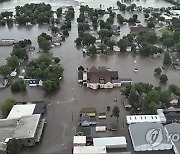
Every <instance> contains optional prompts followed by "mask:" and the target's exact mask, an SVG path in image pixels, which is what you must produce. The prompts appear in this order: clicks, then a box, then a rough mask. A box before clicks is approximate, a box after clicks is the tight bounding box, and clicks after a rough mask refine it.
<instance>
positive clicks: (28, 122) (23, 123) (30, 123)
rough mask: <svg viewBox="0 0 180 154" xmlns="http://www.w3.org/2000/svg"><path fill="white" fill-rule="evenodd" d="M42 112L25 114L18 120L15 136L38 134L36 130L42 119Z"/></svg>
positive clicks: (23, 136) (17, 137)
mask: <svg viewBox="0 0 180 154" xmlns="http://www.w3.org/2000/svg"><path fill="white" fill-rule="evenodd" d="M40 118H41V115H40V114H33V115H30V116H24V117H22V118H20V119H19V120H18V121H17V126H16V128H15V134H14V138H16V139H23V138H33V137H34V136H35V134H36V130H37V127H38V124H39V121H40Z"/></svg>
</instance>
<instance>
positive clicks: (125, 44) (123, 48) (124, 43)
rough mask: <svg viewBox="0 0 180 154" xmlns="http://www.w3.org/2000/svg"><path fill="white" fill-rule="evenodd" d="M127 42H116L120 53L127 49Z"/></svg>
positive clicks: (122, 40)
mask: <svg viewBox="0 0 180 154" xmlns="http://www.w3.org/2000/svg"><path fill="white" fill-rule="evenodd" d="M128 44H129V42H128V40H126V39H120V40H119V41H118V42H117V45H118V47H119V48H120V51H126V49H127V47H128Z"/></svg>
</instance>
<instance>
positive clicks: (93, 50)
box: [88, 45, 97, 56]
mask: <svg viewBox="0 0 180 154" xmlns="http://www.w3.org/2000/svg"><path fill="white" fill-rule="evenodd" d="M95 54H97V49H96V47H95V46H94V45H92V46H90V47H89V48H88V55H90V56H92V55H95Z"/></svg>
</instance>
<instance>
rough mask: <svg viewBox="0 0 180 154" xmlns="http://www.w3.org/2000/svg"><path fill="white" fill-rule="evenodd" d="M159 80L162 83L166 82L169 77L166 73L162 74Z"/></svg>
mask: <svg viewBox="0 0 180 154" xmlns="http://www.w3.org/2000/svg"><path fill="white" fill-rule="evenodd" d="M159 80H160V83H166V82H167V81H168V77H167V75H166V74H162V75H161V76H160V78H159Z"/></svg>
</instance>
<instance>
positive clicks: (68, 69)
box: [0, 0, 180, 154]
mask: <svg viewBox="0 0 180 154" xmlns="http://www.w3.org/2000/svg"><path fill="white" fill-rule="evenodd" d="M27 2H28V1H26V0H24V1H19V0H12V1H9V2H6V3H3V4H0V10H1V11H2V10H13V8H14V7H15V6H16V5H24V4H25V3H27ZM31 2H41V0H36V1H35V0H34V1H31ZM44 2H47V3H50V4H51V5H52V6H53V7H54V8H55V7H56V8H57V7H59V6H64V5H74V6H77V2H76V1H72V0H71V1H66V0H61V1H59V0H46V1H44ZM79 2H84V4H89V5H90V6H94V7H99V4H102V3H103V4H104V5H106V6H108V7H109V6H112V5H114V6H115V5H116V1H112V0H106V1H104V0H96V1H95V0H83V1H79ZM135 2H137V1H135ZM137 4H139V5H141V4H142V5H144V6H156V7H162V6H164V7H167V6H170V4H168V3H165V2H164V1H162V0H146V1H144V0H141V1H139V2H137ZM76 12H78V7H76ZM76 18H77V14H76ZM139 18H141V16H139ZM122 31H123V35H126V34H127V33H129V31H128V27H124V29H123V30H122ZM42 32H48V28H47V26H43V27H39V26H33V27H17V26H14V27H12V28H11V29H8V28H7V27H0V37H1V38H14V39H18V40H19V39H25V38H26V39H31V40H32V43H33V45H35V46H36V47H37V36H38V35H39V34H41V33H42ZM77 34H78V32H77V23H76V19H75V20H74V21H73V22H72V30H71V32H70V36H69V37H68V38H67V39H66V41H65V42H64V43H63V45H62V46H61V47H57V48H53V49H52V53H53V56H57V57H59V58H60V59H61V64H62V65H63V67H64V70H65V71H64V74H63V79H62V81H61V87H60V89H59V90H58V91H56V92H55V93H52V94H46V93H45V92H43V91H42V90H41V89H40V88H36V87H34V88H30V87H28V90H27V92H25V93H21V94H16V93H15V94H12V93H11V90H10V88H6V89H2V90H0V102H2V101H4V100H5V99H7V98H14V99H16V100H17V101H37V100H46V101H47V116H46V121H47V124H46V126H45V130H44V134H43V138H42V142H41V143H40V144H39V145H37V146H36V147H34V148H32V149H27V150H26V151H24V152H23V154H36V153H38V154H59V153H70V151H71V145H72V136H73V134H74V132H75V127H76V125H77V117H78V113H79V110H80V109H81V108H82V107H96V109H97V111H98V112H105V111H106V107H107V106H108V105H109V106H111V108H113V106H114V105H117V106H119V107H120V110H121V112H120V128H119V129H120V130H119V131H118V135H123V134H124V130H123V129H122V127H121V124H122V121H123V119H124V117H125V115H126V114H127V112H126V111H125V110H124V107H123V105H122V101H121V100H122V96H121V95H120V92H119V89H113V90H99V91H93V90H90V89H87V88H85V87H79V85H78V83H77V67H78V66H80V65H82V66H84V67H91V66H92V65H95V66H102V65H104V66H107V67H109V68H111V69H112V70H117V71H119V77H122V78H123V77H127V78H129V77H130V78H132V79H133V81H134V82H148V83H152V84H153V85H155V86H158V85H159V80H158V79H157V78H155V77H154V69H155V68H156V67H158V66H162V59H161V58H159V59H151V58H142V57H139V56H137V57H134V56H132V55H131V54H119V53H115V54H113V55H110V56H99V55H97V56H96V57H83V55H82V51H81V49H80V50H78V49H77V48H76V47H75V44H74V40H75V39H76V37H77ZM11 50H12V48H11V47H0V64H3V63H5V59H6V58H7V57H8V56H9V54H10V52H11ZM37 55H38V54H37V53H36V52H34V53H33V54H31V55H30V58H36V57H37ZM135 60H136V62H137V63H135V62H134V61H135ZM135 67H137V68H138V69H139V71H138V73H134V72H133V70H134V68H135ZM167 75H168V78H169V81H168V84H172V83H173V84H177V85H180V84H179V83H180V75H179V72H178V71H175V70H173V69H169V70H168V71H167ZM116 95H117V96H118V101H117V102H114V101H113V100H114V98H115V97H116ZM74 98H75V99H74ZM113 121H116V119H114V118H110V120H109V121H108V123H110V122H113Z"/></svg>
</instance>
